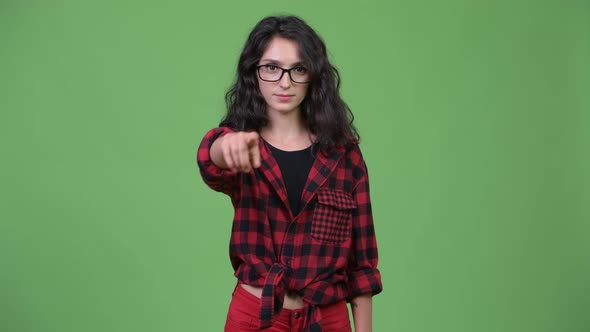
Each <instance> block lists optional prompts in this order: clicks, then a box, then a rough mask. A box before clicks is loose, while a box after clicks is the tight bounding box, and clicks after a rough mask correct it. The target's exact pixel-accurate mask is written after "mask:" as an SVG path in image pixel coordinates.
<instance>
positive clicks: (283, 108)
mask: <svg viewBox="0 0 590 332" xmlns="http://www.w3.org/2000/svg"><path fill="white" fill-rule="evenodd" d="M298 106H299V105H292V104H278V105H276V104H275V105H270V107H271V108H272V109H273V110H275V111H277V112H281V113H289V112H293V111H295V110H296V109H298V108H299V107H298Z"/></svg>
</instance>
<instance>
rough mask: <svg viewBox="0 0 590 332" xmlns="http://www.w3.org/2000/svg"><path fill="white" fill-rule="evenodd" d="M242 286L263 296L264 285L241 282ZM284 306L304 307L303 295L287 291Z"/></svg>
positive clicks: (251, 292) (252, 292) (249, 291)
mask: <svg viewBox="0 0 590 332" xmlns="http://www.w3.org/2000/svg"><path fill="white" fill-rule="evenodd" d="M240 286H242V288H244V289H245V290H247V291H248V293H250V294H252V295H254V296H256V297H257V298H261V297H262V287H258V286H250V285H246V284H243V283H240ZM283 308H285V309H301V308H303V299H301V296H299V295H297V294H295V293H292V292H288V291H287V292H286V293H285V300H284V302H283Z"/></svg>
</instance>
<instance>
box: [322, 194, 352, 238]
mask: <svg viewBox="0 0 590 332" xmlns="http://www.w3.org/2000/svg"><path fill="white" fill-rule="evenodd" d="M356 207H357V204H356V201H355V200H354V198H353V197H352V195H351V194H349V193H347V192H345V191H341V190H329V189H321V190H319V191H318V192H317V204H316V206H315V210H314V213H313V221H312V224H311V236H312V237H313V238H314V239H315V240H317V241H321V242H329V243H342V242H344V241H346V240H347V239H348V238H349V237H350V230H351V224H352V209H355V208H356Z"/></svg>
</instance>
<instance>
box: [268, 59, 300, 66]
mask: <svg viewBox="0 0 590 332" xmlns="http://www.w3.org/2000/svg"><path fill="white" fill-rule="evenodd" d="M260 62H264V63H265V64H269V63H273V64H277V65H279V66H283V65H284V63H282V62H281V61H279V60H275V59H262V60H260ZM297 66H303V63H302V62H301V61H297V62H295V63H294V64H292V65H291V68H292V67H297Z"/></svg>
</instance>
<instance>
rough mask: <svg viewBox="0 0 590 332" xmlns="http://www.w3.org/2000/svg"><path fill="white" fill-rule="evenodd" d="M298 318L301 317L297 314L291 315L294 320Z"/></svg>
mask: <svg viewBox="0 0 590 332" xmlns="http://www.w3.org/2000/svg"><path fill="white" fill-rule="evenodd" d="M299 316H301V315H300V314H299V313H298V312H296V313H294V314H293V317H295V319H297V318H299Z"/></svg>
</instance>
